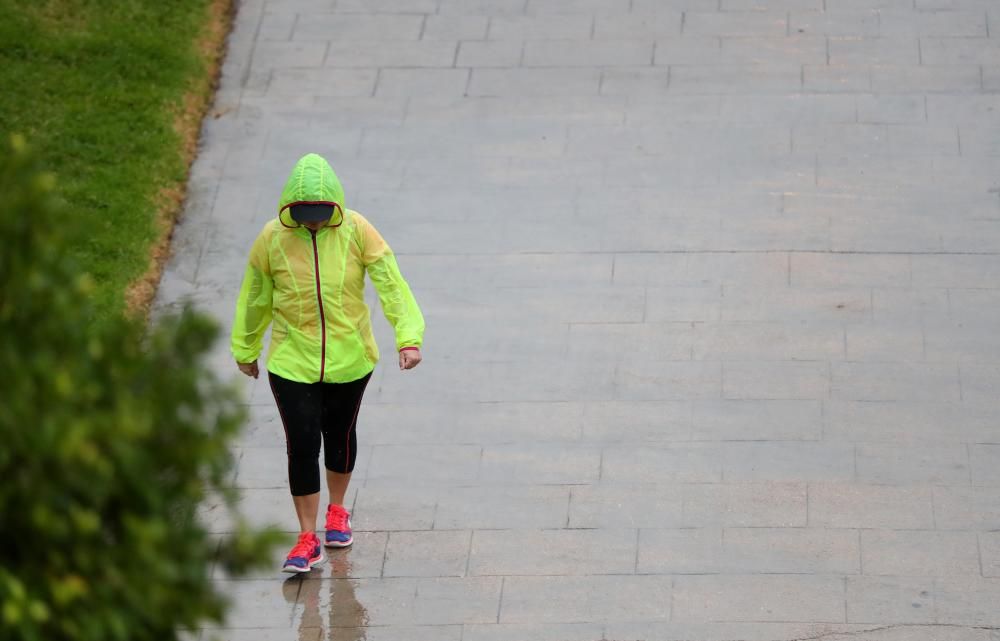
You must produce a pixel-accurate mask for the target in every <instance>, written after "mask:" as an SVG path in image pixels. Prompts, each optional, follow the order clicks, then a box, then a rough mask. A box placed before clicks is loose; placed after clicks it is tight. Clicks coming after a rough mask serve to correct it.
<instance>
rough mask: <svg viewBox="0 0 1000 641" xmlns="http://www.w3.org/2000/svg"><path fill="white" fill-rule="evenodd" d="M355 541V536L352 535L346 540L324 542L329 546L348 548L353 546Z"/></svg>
mask: <svg viewBox="0 0 1000 641" xmlns="http://www.w3.org/2000/svg"><path fill="white" fill-rule="evenodd" d="M353 543H354V537H353V536H352V537H351V538H349V539H347V540H346V541H327V542H325V543H324V544H323V546H324V547H328V548H347V547H351V545H352V544H353Z"/></svg>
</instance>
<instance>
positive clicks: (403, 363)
mask: <svg viewBox="0 0 1000 641" xmlns="http://www.w3.org/2000/svg"><path fill="white" fill-rule="evenodd" d="M422 360H423V357H421V356H420V350H419V349H412V348H411V349H404V350H403V351H401V352H400V353H399V369H401V370H403V369H413V368H414V367H416V366H417V365H419V364H420V361H422Z"/></svg>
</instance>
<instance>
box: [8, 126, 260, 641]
mask: <svg viewBox="0 0 1000 641" xmlns="http://www.w3.org/2000/svg"><path fill="white" fill-rule="evenodd" d="M3 145H4V147H6V149H0V639H3V640H4V641H6V640H12V641H61V640H67V641H115V640H125V639H128V640H130V641H145V640H149V641H153V640H155V641H164V640H170V639H175V638H177V636H178V632H177V630H178V629H180V628H187V629H194V628H198V627H199V626H200V625H202V624H203V623H204V622H205V621H213V620H214V621H218V620H220V619H221V618H222V617H223V615H224V612H225V608H226V603H225V599H224V597H223V596H222V595H221V594H219V593H218V592H217V590H216V589H215V587H214V586H213V584H212V582H211V580H210V579H211V570H212V567H213V564H216V563H217V564H220V565H221V566H222V567H223V568H224V569H225V570H226V571H227V572H228V573H230V574H231V575H234V576H238V575H239V574H241V573H243V572H245V571H246V570H248V569H250V568H251V567H253V566H254V565H256V564H257V561H258V560H260V559H266V558H267V556H268V555H267V549H268V547H269V545H270V544H271V543H273V541H274V537H275V535H274V534H273V533H271V532H265V531H254V530H252V529H250V528H248V527H246V526H245V525H242V524H240V525H238V526H237V527H235V528H234V529H235V530H236V532H235V533H234V534H231V535H227V536H226V537H225V538H224V539H222V540H220V539H219V538H218V537H215V536H212V535H210V534H209V533H208V532H207V531H206V529H205V527H204V526H203V525H202V524H200V523H199V521H198V519H197V518H196V511H197V508H198V505H199V503H201V502H202V500H203V499H204V498H205V497H206V496H208V495H212V496H216V495H218V496H222V497H225V499H226V502H227V505H229V507H230V509H234V508H233V506H234V503H235V494H234V491H233V490H232V489H231V488H230V487H229V486H230V485H231V480H232V479H231V477H232V459H231V455H230V446H231V445H232V441H233V439H234V437H235V436H236V435H237V433H238V431H239V429H240V426H241V424H242V422H243V420H244V412H243V409H242V406H241V404H240V401H239V398H238V395H237V393H236V391H235V389H233V388H232V387H229V386H227V385H224V384H223V383H222V382H221V381H219V380H218V379H217V378H216V377H215V376H214V375H213V374H212V372H211V371H210V369H208V368H207V366H206V365H205V363H204V354H205V353H206V351H207V350H208V348H209V346H210V345H211V344H212V342H213V341H214V340H215V338H216V335H217V328H216V327H215V326H214V324H213V323H212V322H211V321H209V320H208V319H206V318H204V317H202V316H199V315H197V314H196V313H194V312H192V311H190V310H188V311H185V312H184V313H183V314H181V315H180V316H179V317H177V318H172V319H165V320H164V321H163V322H160V323H158V324H157V327H156V328H155V329H153V330H149V329H148V328H146V327H145V326H143V325H142V324H141V322H136V321H135V320H130V319H126V318H113V319H110V320H108V321H102V322H100V323H93V324H92V323H89V322H88V321H87V319H89V318H92V314H91V309H90V294H91V292H92V291H93V288H94V284H93V283H92V282H91V280H90V279H89V278H88V276H87V275H86V274H83V273H80V271H79V270H78V269H77V268H76V267H75V266H74V265H73V263H72V262H71V261H70V259H68V258H67V256H68V255H69V252H68V250H67V249H68V247H70V246H71V245H72V244H73V243H77V242H81V239H83V238H85V236H86V234H87V233H88V230H87V229H86V228H82V227H81V226H79V225H78V224H76V221H75V220H74V212H73V208H72V207H70V206H67V205H63V204H60V203H58V202H57V201H56V200H55V198H54V196H53V186H54V182H55V180H54V178H53V177H52V176H51V175H49V174H46V173H44V172H43V171H41V170H40V168H39V167H38V166H37V161H35V160H34V159H33V157H32V155H31V154H30V152H28V151H27V150H26V145H25V144H24V141H23V140H21V139H18V138H16V137H15V138H14V139H12V141H11V142H10V143H9V144H8V143H6V141H3ZM234 521H235V522H236V523H240V520H239V518H238V515H236V514H235V513H234Z"/></svg>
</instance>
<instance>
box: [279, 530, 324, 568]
mask: <svg viewBox="0 0 1000 641" xmlns="http://www.w3.org/2000/svg"><path fill="white" fill-rule="evenodd" d="M323 560H324V557H323V546H321V545H320V544H319V537H318V536H316V533H315V532H303V533H302V534H300V535H299V541H298V543H296V544H295V547H293V548H292V551H291V552H289V553H288V557H287V558H286V559H285V564H284V565H283V566H282V567H281V571H282V572H291V573H293V574H298V573H301V572H308V571H309V570H311V569H312V567H313V566H314V565H316V564H317V563H322V562H323Z"/></svg>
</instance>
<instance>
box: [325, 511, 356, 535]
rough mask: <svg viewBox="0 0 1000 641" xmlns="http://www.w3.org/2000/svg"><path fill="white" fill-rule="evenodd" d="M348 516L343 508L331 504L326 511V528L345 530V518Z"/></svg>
mask: <svg viewBox="0 0 1000 641" xmlns="http://www.w3.org/2000/svg"><path fill="white" fill-rule="evenodd" d="M348 516H350V515H349V514H348V513H347V510H345V509H344V508H340V509H337V506H336V505H331V506H330V509H329V510H327V513H326V529H328V530H337V531H339V532H346V531H347V518H348Z"/></svg>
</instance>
